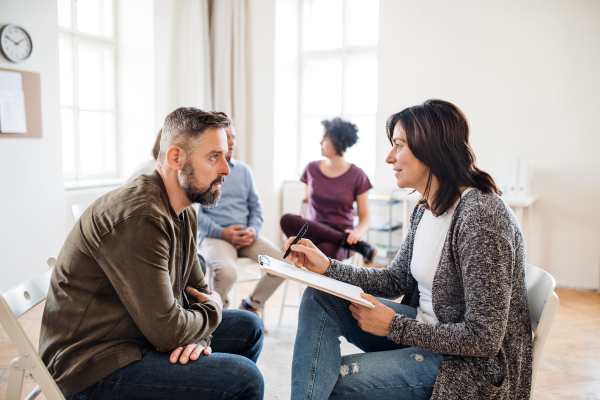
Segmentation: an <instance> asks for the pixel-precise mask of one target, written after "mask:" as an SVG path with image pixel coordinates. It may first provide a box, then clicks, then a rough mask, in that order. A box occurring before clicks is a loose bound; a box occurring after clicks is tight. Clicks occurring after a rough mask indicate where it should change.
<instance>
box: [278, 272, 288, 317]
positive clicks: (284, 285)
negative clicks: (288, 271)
mask: <svg viewBox="0 0 600 400" xmlns="http://www.w3.org/2000/svg"><path fill="white" fill-rule="evenodd" d="M289 282H290V281H289V280H288V279H286V280H285V282H284V283H283V299H281V310H279V322H278V323H277V326H281V319H282V318H283V309H284V308H285V298H286V295H287V290H288V283H289Z"/></svg>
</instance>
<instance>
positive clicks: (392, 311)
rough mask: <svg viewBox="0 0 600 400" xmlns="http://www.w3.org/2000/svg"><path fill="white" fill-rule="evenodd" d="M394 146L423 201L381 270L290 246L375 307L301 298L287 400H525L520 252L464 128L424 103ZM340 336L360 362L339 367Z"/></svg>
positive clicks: (527, 361) (509, 218)
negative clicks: (352, 347)
mask: <svg viewBox="0 0 600 400" xmlns="http://www.w3.org/2000/svg"><path fill="white" fill-rule="evenodd" d="M387 136H388V139H389V141H390V144H391V145H392V149H391V151H390V153H389V154H388V156H387V158H386V162H387V163H388V164H390V165H391V167H392V169H393V171H394V176H395V178H396V183H397V185H398V187H401V188H412V189H415V190H416V191H418V192H419V193H420V194H421V199H420V201H419V203H418V204H417V206H416V207H415V209H414V211H413V213H412V215H411V217H410V229H409V232H408V235H407V236H406V239H404V242H403V243H402V247H401V249H400V251H399V252H398V254H397V255H396V258H395V259H394V261H393V262H392V263H391V264H390V265H389V266H388V267H387V268H380V269H379V268H359V267H355V266H352V265H346V264H343V263H341V262H339V261H336V260H332V259H329V258H327V257H326V256H325V255H324V254H323V253H322V252H321V251H320V250H319V249H318V248H317V247H316V246H315V245H314V244H313V243H311V241H310V240H306V239H302V240H300V241H299V242H298V244H296V245H294V246H292V252H291V254H290V260H291V261H292V262H293V263H294V264H295V265H296V266H297V267H306V268H307V269H309V270H311V271H313V272H316V273H319V274H324V275H325V276H328V277H330V278H333V279H337V280H339V281H342V282H347V283H351V284H354V285H357V286H359V287H361V288H362V289H363V290H364V291H365V292H366V293H368V294H362V296H363V297H364V298H365V299H367V300H369V301H370V302H371V303H372V304H373V305H374V307H373V308H368V307H365V306H361V305H356V304H352V303H350V302H348V301H346V300H344V299H341V298H339V297H335V296H333V295H330V294H328V293H324V292H321V291H318V290H315V289H312V288H307V289H306V291H305V292H304V296H303V298H302V303H301V305H300V312H299V317H298V332H297V335H296V344H295V346H294V358H293V365H292V399H315V400H316V399H338V398H344V399H436V400H437V399H444V400H447V399H474V400H477V399H479V400H484V399H498V400H508V399H528V398H529V394H530V389H531V363H532V350H533V339H532V334H531V321H530V318H529V311H528V307H527V291H526V286H525V267H524V266H525V241H524V240H523V235H522V233H521V228H520V227H519V223H518V221H517V218H516V217H515V214H514V213H513V212H512V210H511V209H510V208H509V207H508V205H507V204H506V203H505V202H504V201H503V200H502V198H501V197H500V196H499V195H500V194H501V193H500V191H499V190H498V188H497V187H496V184H495V183H494V180H493V179H492V177H491V176H490V175H488V174H487V173H485V172H483V171H482V170H480V169H479V168H477V165H476V163H475V154H474V153H473V151H472V149H471V146H470V145H469V125H468V123H467V119H466V117H465V116H464V114H463V113H462V111H461V110H460V109H459V108H458V107H456V106H455V105H454V104H452V103H449V102H446V101H443V100H428V101H426V102H425V103H423V104H420V105H417V106H414V107H409V108H407V109H405V110H403V111H401V112H399V113H397V114H394V115H392V116H391V117H390V118H389V119H388V121H387ZM292 240H293V239H292V238H290V240H289V241H288V243H287V244H286V248H287V247H288V246H290V244H291V241H292ZM373 296H377V297H379V298H375V297H373ZM400 296H403V297H402V300H401V303H396V302H392V301H390V300H392V299H397V298H399V297H400ZM384 299H388V300H384ZM340 336H344V337H345V338H346V339H347V340H348V342H350V343H353V344H354V345H356V346H357V347H359V348H360V349H362V350H363V351H364V352H365V353H362V354H352V355H347V356H343V357H342V356H341V353H340V341H339V337H340Z"/></svg>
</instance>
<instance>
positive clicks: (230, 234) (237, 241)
mask: <svg viewBox="0 0 600 400" xmlns="http://www.w3.org/2000/svg"><path fill="white" fill-rule="evenodd" d="M243 228H244V226H243V225H231V226H228V227H227V228H224V229H223V232H221V239H223V240H225V241H227V242H229V243H231V244H232V245H234V246H235V248H236V249H239V248H240V247H241V244H242V242H243V237H244V234H245V232H244V230H243Z"/></svg>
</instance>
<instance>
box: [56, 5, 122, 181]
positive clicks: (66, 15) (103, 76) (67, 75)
mask: <svg viewBox="0 0 600 400" xmlns="http://www.w3.org/2000/svg"><path fill="white" fill-rule="evenodd" d="M115 21H116V18H115V10H114V4H113V1H112V0H58V24H59V30H60V34H59V62H60V104H61V123H62V138H63V172H64V177H65V180H67V181H73V180H82V179H99V178H112V177H116V176H117V175H118V165H117V159H118V158H117V128H116V126H117V121H116V79H115V71H116V60H115V54H116V39H115Z"/></svg>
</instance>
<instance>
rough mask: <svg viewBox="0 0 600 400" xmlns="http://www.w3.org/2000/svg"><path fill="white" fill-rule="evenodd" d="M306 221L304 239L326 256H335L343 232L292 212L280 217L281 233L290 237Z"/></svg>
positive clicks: (343, 235)
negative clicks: (306, 226) (306, 227)
mask: <svg viewBox="0 0 600 400" xmlns="http://www.w3.org/2000/svg"><path fill="white" fill-rule="evenodd" d="M307 222H308V230H307V231H306V234H305V235H304V239H309V240H310V241H311V242H313V243H314V244H315V245H316V246H317V247H318V248H319V250H321V251H322V252H323V254H325V255H326V256H327V257H329V258H336V255H337V252H338V250H339V249H340V247H342V242H343V240H344V237H345V236H346V233H345V232H341V231H338V230H337V229H333V228H332V227H330V226H328V225H325V224H322V223H320V222H317V221H312V220H308V219H304V218H302V217H301V216H299V215H294V214H285V215H284V216H283V217H281V222H280V225H281V229H282V230H283V233H284V234H285V235H286V236H287V237H291V236H296V235H297V234H298V232H299V231H300V229H301V228H302V226H303V225H304V224H305V223H307Z"/></svg>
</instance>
